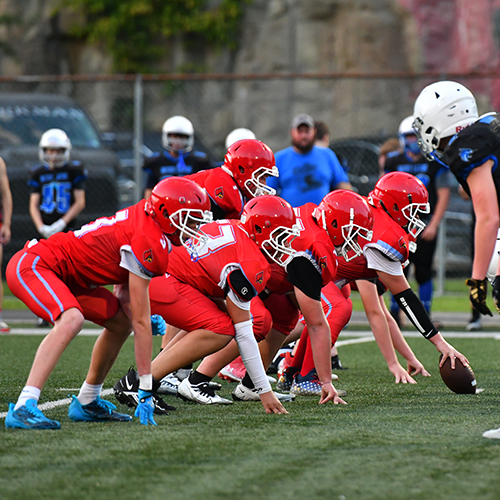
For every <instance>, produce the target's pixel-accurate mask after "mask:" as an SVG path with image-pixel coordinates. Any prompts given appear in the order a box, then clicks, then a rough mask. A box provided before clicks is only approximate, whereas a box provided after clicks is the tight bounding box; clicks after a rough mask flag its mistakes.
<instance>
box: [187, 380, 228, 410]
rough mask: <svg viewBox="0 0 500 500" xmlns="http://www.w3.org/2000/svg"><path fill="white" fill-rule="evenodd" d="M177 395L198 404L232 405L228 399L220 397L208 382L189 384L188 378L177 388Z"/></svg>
mask: <svg viewBox="0 0 500 500" xmlns="http://www.w3.org/2000/svg"><path fill="white" fill-rule="evenodd" d="M177 395H178V396H179V397H180V398H182V399H184V401H193V402H194V403H198V404H200V405H232V404H233V402H232V401H231V400H230V399H225V398H222V397H220V396H219V395H218V394H216V393H215V391H214V389H212V388H211V387H210V385H209V382H202V383H201V384H197V385H194V384H191V383H190V382H189V379H187V378H185V379H184V380H183V381H182V382H181V383H180V384H179V387H178V388H177Z"/></svg>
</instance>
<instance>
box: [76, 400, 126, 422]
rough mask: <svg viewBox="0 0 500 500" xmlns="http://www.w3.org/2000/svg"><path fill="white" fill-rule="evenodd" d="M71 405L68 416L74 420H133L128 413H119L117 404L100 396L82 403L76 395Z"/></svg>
mask: <svg viewBox="0 0 500 500" xmlns="http://www.w3.org/2000/svg"><path fill="white" fill-rule="evenodd" d="M71 397H72V398H73V401H71V404H70V405H69V410H68V416H69V418H70V419H71V420H73V422H110V421H112V422H128V421H130V420H132V417H131V416H130V415H127V414H126V413H118V412H117V411H115V410H116V406H115V405H114V404H113V403H111V402H110V401H105V400H104V399H101V398H100V397H97V399H96V400H94V401H92V403H89V404H88V405H82V404H81V403H80V401H78V398H77V397H76V396H71Z"/></svg>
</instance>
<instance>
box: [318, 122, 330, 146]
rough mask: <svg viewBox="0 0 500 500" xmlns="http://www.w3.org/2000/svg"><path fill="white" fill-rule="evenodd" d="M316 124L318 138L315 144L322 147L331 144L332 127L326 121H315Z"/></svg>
mask: <svg viewBox="0 0 500 500" xmlns="http://www.w3.org/2000/svg"><path fill="white" fill-rule="evenodd" d="M315 125H316V140H315V145H316V146H319V147H321V148H327V147H329V146H330V129H329V128H328V125H327V124H326V123H325V122H315Z"/></svg>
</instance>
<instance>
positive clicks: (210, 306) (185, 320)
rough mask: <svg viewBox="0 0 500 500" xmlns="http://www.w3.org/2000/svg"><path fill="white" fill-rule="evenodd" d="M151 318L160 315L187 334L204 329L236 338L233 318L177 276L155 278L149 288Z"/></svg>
mask: <svg viewBox="0 0 500 500" xmlns="http://www.w3.org/2000/svg"><path fill="white" fill-rule="evenodd" d="M149 300H150V303H151V314H159V315H160V316H162V317H163V319H164V320H165V321H166V322H167V323H168V324H169V325H173V326H175V327H177V328H181V329H182V330H186V331H187V332H192V331H193V330H198V329H204V330H210V331H211V332H214V333H219V334H221V335H231V336H232V337H234V335H235V332H234V325H233V321H232V320H231V318H230V317H229V315H228V314H227V313H225V312H223V311H221V310H220V309H219V308H218V307H217V304H216V303H215V302H214V301H212V300H211V299H210V298H209V297H207V296H205V295H203V294H202V293H201V292H200V291H199V290H197V289H196V288H194V287H193V286H191V285H188V284H186V283H183V282H182V281H180V280H179V279H177V278H176V277H175V276H172V275H165V276H158V277H156V278H153V279H152V280H151V282H150V284H149Z"/></svg>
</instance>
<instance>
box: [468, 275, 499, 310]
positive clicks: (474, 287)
mask: <svg viewBox="0 0 500 500" xmlns="http://www.w3.org/2000/svg"><path fill="white" fill-rule="evenodd" d="M465 284H466V285H467V286H470V292H469V300H470V301H471V304H472V305H473V307H474V309H476V310H477V311H479V312H480V313H481V314H484V315H486V314H489V315H490V316H493V314H492V313H491V311H490V309H489V307H488V306H487V305H486V297H487V295H488V294H487V288H488V281H487V280H486V278H485V279H484V280H475V279H473V278H467V279H466V280H465Z"/></svg>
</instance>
